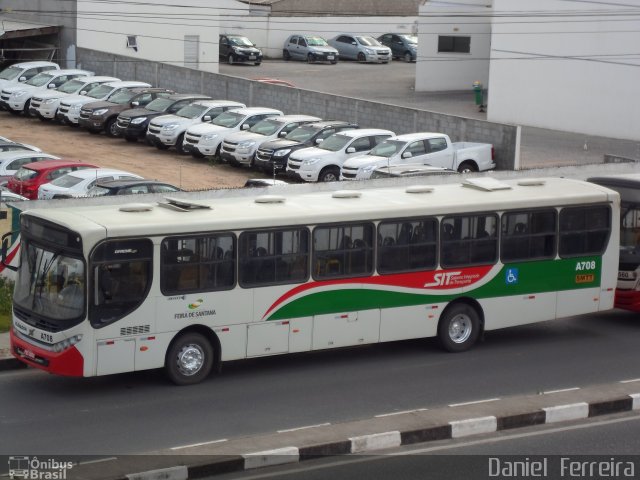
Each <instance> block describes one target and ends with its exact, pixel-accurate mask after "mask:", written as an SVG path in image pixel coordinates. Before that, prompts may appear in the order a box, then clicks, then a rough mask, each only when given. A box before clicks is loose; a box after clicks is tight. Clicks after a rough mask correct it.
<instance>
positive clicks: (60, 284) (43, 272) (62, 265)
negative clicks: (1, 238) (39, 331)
mask: <svg viewBox="0 0 640 480" xmlns="http://www.w3.org/2000/svg"><path fill="white" fill-rule="evenodd" d="M13 301H14V302H15V303H16V305H18V306H20V307H22V308H23V309H26V310H28V311H30V312H34V313H37V314H38V315H41V316H44V317H46V318H48V319H51V320H54V323H55V321H56V320H58V321H60V320H62V321H64V320H71V319H74V318H77V317H79V316H80V315H82V313H83V311H84V304H85V268H84V263H83V262H82V260H81V259H79V258H72V257H69V256H67V255H65V254H63V253H58V252H54V251H51V250H46V249H44V248H42V247H40V246H38V245H35V244H34V243H32V242H29V241H25V240H23V242H22V248H21V252H20V267H19V273H18V279H17V281H16V284H15V287H14V292H13Z"/></svg>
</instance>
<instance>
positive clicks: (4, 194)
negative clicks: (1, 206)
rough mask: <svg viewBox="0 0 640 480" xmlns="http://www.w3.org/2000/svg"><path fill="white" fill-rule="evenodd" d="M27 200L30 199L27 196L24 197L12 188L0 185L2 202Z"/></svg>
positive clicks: (0, 201) (0, 199)
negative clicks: (8, 188)
mask: <svg viewBox="0 0 640 480" xmlns="http://www.w3.org/2000/svg"><path fill="white" fill-rule="evenodd" d="M25 200H29V199H28V198H27V197H23V196H22V195H18V194H17V193H14V192H12V191H11V190H7V188H6V187H0V203H8V202H24V201H25Z"/></svg>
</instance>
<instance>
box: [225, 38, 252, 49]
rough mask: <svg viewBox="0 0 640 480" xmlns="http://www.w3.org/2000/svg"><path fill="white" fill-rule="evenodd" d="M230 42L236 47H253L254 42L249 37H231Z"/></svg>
mask: <svg viewBox="0 0 640 480" xmlns="http://www.w3.org/2000/svg"><path fill="white" fill-rule="evenodd" d="M229 43H230V44H231V45H234V46H236V47H253V43H251V40H249V39H248V38H247V37H229Z"/></svg>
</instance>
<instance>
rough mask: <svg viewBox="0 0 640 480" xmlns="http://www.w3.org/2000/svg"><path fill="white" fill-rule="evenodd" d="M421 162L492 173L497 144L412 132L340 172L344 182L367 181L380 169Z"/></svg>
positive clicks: (358, 158) (347, 164)
mask: <svg viewBox="0 0 640 480" xmlns="http://www.w3.org/2000/svg"><path fill="white" fill-rule="evenodd" d="M403 163H411V164H416V163H421V164H423V165H433V166H434V167H444V168H449V169H451V170H456V171H458V172H460V173H465V172H478V171H485V170H491V169H493V168H495V166H496V164H495V163H494V161H493V145H491V144H490V143H471V142H455V143H452V142H451V139H450V138H449V136H448V135H445V134H443V133H428V132H427V133H408V134H406V135H398V136H396V137H392V138H388V139H386V140H385V141H384V142H381V143H379V144H378V145H376V147H375V148H374V149H372V150H371V151H370V152H369V153H367V154H366V155H358V156H356V157H352V158H350V159H348V160H347V161H346V162H345V163H344V165H342V169H341V171H340V179H341V180H366V179H368V178H370V177H371V174H372V173H373V171H374V170H375V169H376V168H378V167H385V166H391V165H400V164H403Z"/></svg>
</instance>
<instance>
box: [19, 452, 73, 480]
mask: <svg viewBox="0 0 640 480" xmlns="http://www.w3.org/2000/svg"><path fill="white" fill-rule="evenodd" d="M72 468H73V463H72V462H61V461H58V460H56V459H54V458H47V459H38V457H23V456H13V457H9V478H12V479H13V478H15V479H25V480H26V479H29V480H31V479H33V480H65V479H66V478H67V470H71V469H72Z"/></svg>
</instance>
